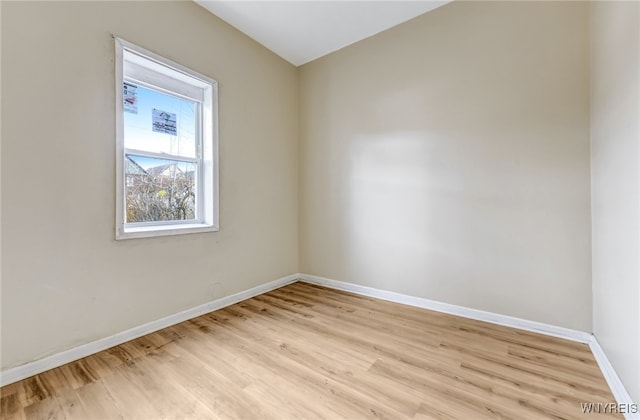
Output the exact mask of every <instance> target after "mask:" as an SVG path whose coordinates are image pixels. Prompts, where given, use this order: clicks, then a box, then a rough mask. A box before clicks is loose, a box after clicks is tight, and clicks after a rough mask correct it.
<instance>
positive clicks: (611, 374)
mask: <svg viewBox="0 0 640 420" xmlns="http://www.w3.org/2000/svg"><path fill="white" fill-rule="evenodd" d="M589 348H590V349H591V353H593V357H594V358H595V359H596V362H598V366H599V367H600V370H601V371H602V375H603V376H604V379H606V380H607V384H608V385H609V388H611V392H612V393H613V397H614V398H615V399H616V402H617V403H618V404H620V405H624V406H627V407H630V406H631V405H632V404H634V402H633V399H632V398H631V395H629V392H627V389H626V388H625V386H624V384H623V383H622V381H621V380H620V377H619V376H618V374H617V373H616V371H615V369H614V368H613V365H611V362H609V359H608V358H607V355H606V354H605V352H604V350H603V349H602V347H601V346H600V343H599V342H598V339H597V338H596V336H595V335H592V336H591V341H589ZM638 404H640V402H638ZM624 417H625V418H626V419H627V420H640V413H624Z"/></svg>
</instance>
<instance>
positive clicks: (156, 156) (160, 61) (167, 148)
mask: <svg viewBox="0 0 640 420" xmlns="http://www.w3.org/2000/svg"><path fill="white" fill-rule="evenodd" d="M115 43H116V125H117V127H116V133H117V142H116V144H117V145H116V154H117V158H116V166H117V168H116V172H117V176H116V178H117V180H116V181H117V183H116V239H127V238H140V237H147V236H159V235H176V234H182V233H195V232H206V231H216V230H218V180H217V177H218V176H217V175H218V156H217V155H218V142H217V123H218V118H217V83H216V81H215V80H212V79H210V78H208V77H206V76H203V75H201V74H198V73H196V72H194V71H192V70H189V69H187V68H185V67H183V66H181V65H179V64H176V63H174V62H172V61H170V60H167V59H164V58H162V57H159V56H158V55H156V54H154V53H152V52H149V51H146V50H144V49H142V48H140V47H137V46H135V45H133V44H131V43H129V42H126V41H124V40H123V39H120V38H115Z"/></svg>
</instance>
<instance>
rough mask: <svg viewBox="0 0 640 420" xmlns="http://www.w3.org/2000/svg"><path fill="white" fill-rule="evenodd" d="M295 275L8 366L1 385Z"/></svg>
mask: <svg viewBox="0 0 640 420" xmlns="http://www.w3.org/2000/svg"><path fill="white" fill-rule="evenodd" d="M297 279H298V275H297V274H292V275H289V276H286V277H282V278H280V279H278V280H274V281H271V282H269V283H265V284H261V285H259V286H256V287H253V288H251V289H249V290H245V291H243V292H239V293H235V294H233V295H231V296H226V297H223V298H220V299H216V300H214V301H211V302H208V303H205V304H202V305H199V306H196V307H193V308H190V309H186V310H184V311H181V312H178V313H176V314H173V315H169V316H166V317H164V318H161V319H158V320H156V321H151V322H148V323H146V324H143V325H139V326H137V327H133V328H130V329H128V330H126V331H122V332H119V333H117V334H114V335H112V336H110V337H105V338H101V339H99V340H96V341H92V342H90V343H87V344H82V345H80V346H78V347H74V348H72V349H69V350H65V351H62V352H60V353H56V354H53V355H51V356H47V357H45V358H42V359H39V360H35V361H33V362H29V363H26V364H24V365H21V366H16V367H13V368H9V369H6V370H3V371H2V372H0V386H5V385H8V384H10V383H13V382H17V381H20V380H22V379H25V378H28V377H30V376H33V375H36V374H38V373H41V372H44V371H47V370H49V369H53V368H56V367H58V366H62V365H64V364H67V363H70V362H73V361H75V360H78V359H81V358H83V357H87V356H90V355H92V354H95V353H98V352H100V351H102V350H106V349H108V348H111V347H113V346H117V345H119V344H122V343H126V342H127V341H131V340H134V339H136V338H138V337H142V336H143V335H147V334H150V333H152V332H155V331H158V330H161V329H163V328H167V327H170V326H172V325H175V324H178V323H180V322H183V321H187V320H189V319H192V318H195V317H198V316H200V315H204V314H206V313H209V312H212V311H216V310H218V309H222V308H224V307H226V306H229V305H233V304H234V303H238V302H241V301H243V300H246V299H250V298H252V297H254V296H258V295H261V294H263V293H266V292H269V291H271V290H274V289H277V288H279V287H282V286H285V285H287V284H290V283H294V282H295V281H296V280H297Z"/></svg>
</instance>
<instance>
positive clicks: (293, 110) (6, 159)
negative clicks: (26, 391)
mask: <svg viewBox="0 0 640 420" xmlns="http://www.w3.org/2000/svg"><path fill="white" fill-rule="evenodd" d="M2 3H3V4H2V133H1V134H2V261H3V265H2V368H7V367H12V366H16V365H19V364H22V363H24V362H28V361H31V360H33V359H36V358H40V357H42V356H44V355H47V354H51V353H55V352H59V351H62V350H65V349H68V348H71V347H74V346H76V345H78V344H83V343H86V342H90V341H92V340H96V339H99V338H102V337H106V336H109V335H112V334H114V333H117V332H121V331H123V330H125V329H127V328H130V327H133V326H138V325H140V324H143V323H145V322H148V321H152V320H155V319H158V318H161V317H163V316H166V315H169V314H173V313H176V312H178V311H180V310H183V309H186V308H189V307H193V306H196V305H198V304H201V303H204V302H208V301H211V300H213V299H215V298H219V297H222V296H226V295H229V294H232V293H234V292H238V291H242V290H246V289H248V288H251V287H253V286H257V285H260V284H263V283H265V282H267V281H271V280H275V279H277V278H280V277H282V276H285V275H289V274H291V273H295V272H296V271H297V267H298V255H297V248H298V244H297V239H298V237H297V225H298V222H297V71H296V69H295V68H294V67H293V66H291V65H290V64H288V63H286V62H285V61H283V60H282V59H280V58H279V57H277V56H276V55H274V54H273V53H271V52H268V51H267V50H266V49H264V48H263V47H261V46H259V45H258V44H257V43H255V42H254V41H252V40H250V39H249V38H247V37H245V36H244V35H242V34H240V33H239V32H238V31H236V30H235V29H232V28H231V27H230V26H228V25H227V24H225V23H223V22H222V21H221V20H219V19H217V18H215V17H213V16H212V15H210V14H209V13H208V12H206V11H204V10H203V9H201V8H200V7H199V6H198V5H196V4H195V3H192V2H157V3H150V2H69V3H64V2H45V3H32V2H2ZM112 33H113V34H116V35H118V36H121V37H123V38H124V39H127V40H129V41H131V42H134V43H136V44H138V45H140V46H142V47H144V48H147V49H150V50H152V51H154V52H156V53H158V54H161V55H163V56H165V57H167V58H170V59H172V60H175V61H177V62H179V63H181V64H183V65H185V66H187V67H191V68H193V69H194V70H196V71H198V72H201V73H203V74H206V75H208V76H211V77H213V78H215V79H217V80H218V82H219V84H220V96H219V100H220V156H221V172H220V179H221V183H220V185H221V207H220V210H221V217H220V223H221V230H220V232H218V233H208V234H193V235H184V236H178V237H164V238H149V239H139V240H127V241H118V242H116V241H115V240H114V224H115V214H114V212H115V210H114V208H115V205H114V199H115V186H114V185H115V181H114V179H115V178H114V177H115V173H114V171H115V169H114V168H115V160H114V159H115V157H114V154H115V153H114V151H115V144H114V142H115V140H114V136H115V131H114V123H115V120H114V118H115V116H114V105H113V101H114V91H115V85H114V83H115V81H114V70H113V67H114V43H113V40H112V39H111V34H112Z"/></svg>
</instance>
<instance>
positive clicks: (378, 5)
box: [194, 0, 451, 66]
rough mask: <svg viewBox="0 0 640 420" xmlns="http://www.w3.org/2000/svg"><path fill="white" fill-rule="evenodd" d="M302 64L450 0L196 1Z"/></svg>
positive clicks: (278, 52)
mask: <svg viewBox="0 0 640 420" xmlns="http://www.w3.org/2000/svg"><path fill="white" fill-rule="evenodd" d="M194 1H195V2H196V3H198V4H200V5H201V6H202V7H204V8H205V9H207V10H209V11H210V12H211V13H213V14H215V15H216V16H218V17H219V18H221V19H222V20H224V21H226V22H227V23H229V24H230V25H232V26H234V27H235V28H237V29H238V30H240V31H242V32H244V33H245V34H247V35H248V36H250V37H251V38H253V39H255V40H256V41H258V42H259V43H260V44H262V45H264V46H265V47H267V48H268V49H270V50H271V51H273V52H275V53H276V54H278V55H279V56H280V57H282V58H284V59H285V60H287V61H289V62H290V63H292V64H294V65H296V66H299V65H302V64H305V63H308V62H309V61H312V60H315V59H316V58H319V57H322V56H323V55H326V54H329V53H331V52H333V51H336V50H339V49H340V48H343V47H346V46H347V45H350V44H353V43H354V42H358V41H360V40H362V39H364V38H368V37H370V36H372V35H375V34H377V33H378V32H382V31H384V30H385V29H389V28H391V27H393V26H396V25H398V24H400V23H402V22H406V21H407V20H409V19H411V18H414V17H416V16H418V15H421V14H423V13H426V12H428V11H430V10H433V9H435V8H436V7H439V6H442V5H443V4H446V3H449V2H450V1H451V0H438V1H436V0H413V1H404V0H395V1H366V0H338V1H335V0H334V1H322V0H288V1H273V0H261V1H255V0H250V1H247V0H233V1H232V0H194Z"/></svg>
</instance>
